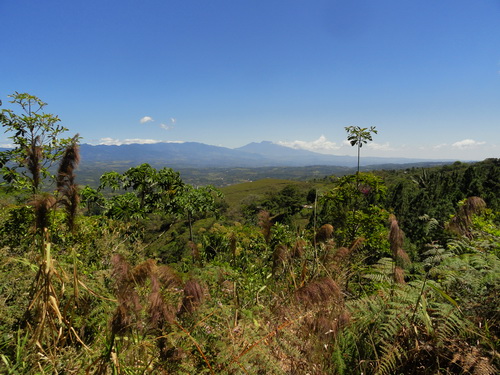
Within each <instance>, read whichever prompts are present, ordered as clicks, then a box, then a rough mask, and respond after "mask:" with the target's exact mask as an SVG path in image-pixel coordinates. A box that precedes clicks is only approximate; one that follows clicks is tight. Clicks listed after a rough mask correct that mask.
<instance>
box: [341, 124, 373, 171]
mask: <svg viewBox="0 0 500 375" xmlns="http://www.w3.org/2000/svg"><path fill="white" fill-rule="evenodd" d="M345 131H346V132H347V140H348V141H349V143H350V144H351V146H358V171H357V174H359V159H360V152H361V147H363V144H364V143H368V141H373V139H372V134H377V129H376V127H375V126H370V127H369V128H362V127H360V126H346V127H345Z"/></svg>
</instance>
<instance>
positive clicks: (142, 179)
mask: <svg viewBox="0 0 500 375" xmlns="http://www.w3.org/2000/svg"><path fill="white" fill-rule="evenodd" d="M37 99H38V98H35V97H32V96H22V95H21V96H20V97H18V98H17V100H18V101H19V102H20V103H24V104H26V103H27V102H28V103H30V105H32V106H40V107H41V108H43V103H41V102H39V101H37ZM36 116H38V114H31V116H28V117H29V118H31V119H30V120H29V121H28V122H26V121H25V120H26V119H27V118H28V117H26V116H25V117H19V116H17V115H16V114H15V113H13V112H9V111H4V112H3V113H2V124H3V125H4V126H7V128H8V130H11V131H12V130H14V131H18V133H17V135H16V136H15V137H18V138H15V137H14V139H13V141H14V143H15V144H16V145H17V147H16V148H14V149H13V150H10V151H6V152H3V153H2V154H1V156H2V161H3V164H2V167H3V168H2V171H3V177H4V179H5V181H6V183H5V184H4V185H3V186H2V187H1V190H0V191H1V196H0V198H1V199H0V204H1V207H2V210H1V216H0V251H1V259H2V260H1V262H0V278H1V279H2V280H3V282H2V283H1V284H0V334H1V336H0V353H1V354H0V372H1V373H6V374H41V373H44V374H146V373H150V374H361V373H363V374H496V373H498V371H499V369H500V358H499V352H498V350H499V337H500V336H499V335H500V332H499V320H500V316H499V309H498V306H499V305H500V301H499V297H498V295H499V292H500V259H499V257H500V200H499V191H500V189H499V188H500V159H489V160H485V161H483V162H480V163H475V164H463V163H455V164H453V165H449V166H442V167H435V168H425V169H421V168H414V169H407V170H398V171H379V172H374V173H366V172H359V171H358V172H356V173H354V174H349V175H346V176H342V177H336V176H327V177H325V178H323V179H317V180H315V181H308V182H306V181H304V182H297V181H294V182H292V181H280V180H261V181H257V182H254V183H251V184H250V183H249V184H242V185H235V186H232V187H228V188H225V189H224V192H225V193H226V197H227V198H226V197H225V196H224V194H223V192H222V191H220V190H218V189H216V188H214V187H212V186H209V185H206V186H198V187H194V186H192V185H189V184H186V183H185V182H184V181H183V180H182V178H181V176H180V174H179V173H178V172H177V171H174V170H172V169H170V168H158V169H157V168H154V167H152V166H151V165H149V164H142V165H138V166H135V167H132V168H130V169H128V170H126V171H124V172H116V171H112V170H110V171H108V172H107V173H104V174H103V175H102V177H101V178H100V183H99V186H98V187H90V186H82V185H79V180H78V176H77V173H76V171H77V166H78V163H79V145H78V137H77V136H75V137H68V138H64V139H61V138H60V133H64V132H65V131H66V129H64V128H58V127H57V124H58V121H57V119H55V118H52V120H53V121H52V122H50V121H49V124H50V126H47V127H46V126H45V125H46V124H47V121H46V120H47V118H46V117H45V118H43V119H41V118H37V117H36ZM45 116H46V115H45ZM42 120H43V121H42ZM40 124H42V125H43V126H39V125H40ZM9 126H10V127H11V128H9ZM13 126H17V128H15V127H14V128H12V127H13ZM19 130H22V131H20V132H19ZM56 133H57V134H56ZM56 135H57V136H58V137H56ZM56 139H58V141H56ZM51 162H52V163H53V164H54V165H56V166H57V173H56V174H55V175H54V176H51V173H50V169H49V165H48V164H50V163H51Z"/></svg>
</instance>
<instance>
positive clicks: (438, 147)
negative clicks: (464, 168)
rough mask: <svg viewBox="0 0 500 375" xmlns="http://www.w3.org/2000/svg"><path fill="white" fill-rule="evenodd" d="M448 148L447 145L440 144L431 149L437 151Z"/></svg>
mask: <svg viewBox="0 0 500 375" xmlns="http://www.w3.org/2000/svg"><path fill="white" fill-rule="evenodd" d="M444 147H448V144H447V143H440V144H438V145H435V146H433V147H432V148H433V149H435V150H439V149H440V148H444Z"/></svg>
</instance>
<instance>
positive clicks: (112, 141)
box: [98, 137, 161, 146]
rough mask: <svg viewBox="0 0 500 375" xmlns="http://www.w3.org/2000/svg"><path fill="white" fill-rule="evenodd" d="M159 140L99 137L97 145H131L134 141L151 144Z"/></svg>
mask: <svg viewBox="0 0 500 375" xmlns="http://www.w3.org/2000/svg"><path fill="white" fill-rule="evenodd" d="M159 142H161V141H159V140H157V139H141V138H128V139H115V138H109V137H106V138H101V139H99V143H98V144H99V145H105V146H120V145H131V144H135V143H139V144H152V143H159Z"/></svg>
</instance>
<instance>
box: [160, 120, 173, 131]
mask: <svg viewBox="0 0 500 375" xmlns="http://www.w3.org/2000/svg"><path fill="white" fill-rule="evenodd" d="M176 122H177V120H176V119H175V118H173V117H171V118H170V125H167V124H160V128H162V129H164V130H172V129H173V128H174V124H175V123H176Z"/></svg>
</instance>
